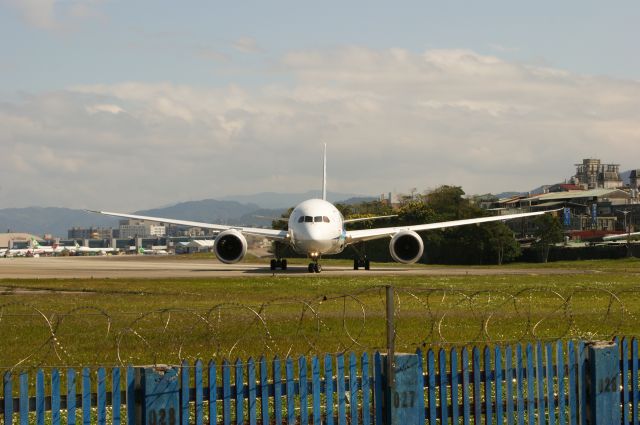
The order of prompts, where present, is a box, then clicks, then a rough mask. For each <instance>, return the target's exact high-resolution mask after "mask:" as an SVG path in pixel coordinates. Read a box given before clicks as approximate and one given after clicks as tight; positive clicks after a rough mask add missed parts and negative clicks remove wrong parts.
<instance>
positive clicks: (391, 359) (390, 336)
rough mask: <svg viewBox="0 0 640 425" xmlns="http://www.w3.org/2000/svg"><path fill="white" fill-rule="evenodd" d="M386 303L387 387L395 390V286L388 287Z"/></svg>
mask: <svg viewBox="0 0 640 425" xmlns="http://www.w3.org/2000/svg"><path fill="white" fill-rule="evenodd" d="M386 294H387V297H386V301H387V386H388V388H393V387H394V386H395V382H396V377H395V367H396V361H395V351H396V349H395V340H396V333H395V326H394V324H393V316H394V299H393V286H391V285H388V286H387V287H386Z"/></svg>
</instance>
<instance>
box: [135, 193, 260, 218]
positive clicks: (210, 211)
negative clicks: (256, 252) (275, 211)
mask: <svg viewBox="0 0 640 425" xmlns="http://www.w3.org/2000/svg"><path fill="white" fill-rule="evenodd" d="M258 209H260V207H259V206H258V205H256V204H242V203H240V202H236V201H218V200H216V199H203V200H201V201H188V202H180V203H179V204H175V205H171V206H168V207H163V208H154V209H150V210H141V211H136V212H135V213H134V214H139V215H149V216H157V217H168V218H175V219H178V220H191V221H201V222H206V223H219V224H240V223H238V219H239V218H240V217H242V216H243V215H246V214H250V213H252V212H254V211H256V210H258Z"/></svg>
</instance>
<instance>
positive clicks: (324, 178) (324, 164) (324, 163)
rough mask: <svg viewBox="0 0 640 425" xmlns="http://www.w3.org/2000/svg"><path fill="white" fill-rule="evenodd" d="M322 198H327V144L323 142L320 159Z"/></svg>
mask: <svg viewBox="0 0 640 425" xmlns="http://www.w3.org/2000/svg"><path fill="white" fill-rule="evenodd" d="M322 200H323V201H326V200H327V144H326V143H325V144H324V160H323V161H322Z"/></svg>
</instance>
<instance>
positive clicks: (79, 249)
mask: <svg viewBox="0 0 640 425" xmlns="http://www.w3.org/2000/svg"><path fill="white" fill-rule="evenodd" d="M73 245H74V246H73V250H74V252H75V253H76V254H97V255H107V254H108V253H112V252H114V251H115V249H114V248H90V247H88V246H80V245H78V242H77V241H73Z"/></svg>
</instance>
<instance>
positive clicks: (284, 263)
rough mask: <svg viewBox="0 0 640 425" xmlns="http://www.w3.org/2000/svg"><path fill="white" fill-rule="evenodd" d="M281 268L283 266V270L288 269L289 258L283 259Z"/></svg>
mask: <svg viewBox="0 0 640 425" xmlns="http://www.w3.org/2000/svg"><path fill="white" fill-rule="evenodd" d="M280 268H281V269H282V270H287V260H286V259H283V260H282V262H281V264H280Z"/></svg>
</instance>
